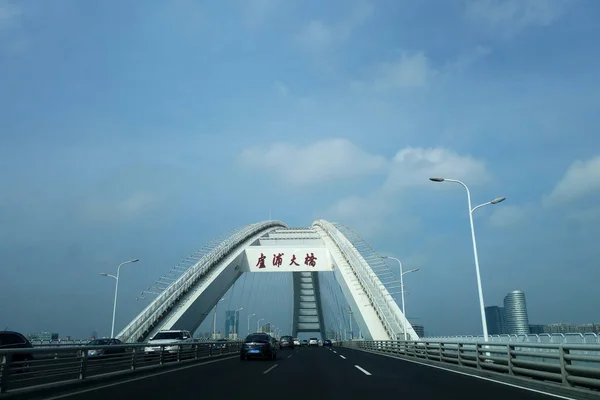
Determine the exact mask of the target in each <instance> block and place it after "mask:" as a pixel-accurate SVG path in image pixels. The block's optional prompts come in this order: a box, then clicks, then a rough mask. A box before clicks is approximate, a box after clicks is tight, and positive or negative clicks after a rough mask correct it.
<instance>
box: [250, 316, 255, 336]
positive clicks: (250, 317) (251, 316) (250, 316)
mask: <svg viewBox="0 0 600 400" xmlns="http://www.w3.org/2000/svg"><path fill="white" fill-rule="evenodd" d="M255 315H256V313H254V314H252V315H248V335H249V334H250V318H252V317H254V316H255Z"/></svg>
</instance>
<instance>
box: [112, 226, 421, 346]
mask: <svg viewBox="0 0 600 400" xmlns="http://www.w3.org/2000/svg"><path fill="white" fill-rule="evenodd" d="M349 236H352V235H348V234H347V232H346V234H345V233H344V232H342V230H341V229H340V225H339V224H333V223H331V222H329V221H326V220H317V221H315V222H313V224H312V226H311V227H307V228H290V227H288V226H287V225H286V224H285V223H284V222H281V221H264V222H259V223H255V224H251V225H248V226H245V227H243V228H241V229H238V230H236V231H234V232H233V233H232V234H231V235H230V236H228V237H226V238H225V239H224V240H223V241H221V242H220V243H219V244H218V245H216V246H215V247H214V248H212V249H211V250H210V251H209V252H208V253H207V254H204V255H203V256H202V257H201V258H200V259H198V260H197V261H195V262H194V263H193V264H192V265H191V266H190V267H189V268H187V269H186V270H185V272H184V273H183V274H182V275H181V276H179V277H178V278H177V279H176V280H174V281H173V282H172V283H170V284H169V286H168V287H167V288H165V290H163V291H162V292H161V293H158V295H157V297H156V298H154V299H153V300H152V301H151V302H150V304H149V305H148V306H147V307H146V308H145V309H144V310H142V311H141V312H140V313H139V314H138V315H137V316H136V317H135V318H134V319H133V320H132V321H131V322H130V323H129V324H128V325H127V326H126V327H125V328H124V329H123V330H122V331H121V332H120V333H119V335H118V336H117V337H118V338H119V339H121V340H122V341H125V342H135V341H143V340H146V339H148V338H149V337H151V336H153V335H154V334H155V333H156V332H158V331H160V330H165V329H186V330H189V331H192V332H193V331H195V330H196V329H197V328H198V327H199V326H200V324H201V323H202V322H203V320H204V319H205V318H206V316H207V315H208V314H209V312H210V311H211V310H212V309H213V308H214V307H215V305H216V304H217V302H218V301H219V300H220V299H221V298H222V297H223V295H224V294H225V293H226V292H227V291H228V290H229V288H230V287H231V286H232V285H233V284H234V283H235V282H236V281H237V280H238V279H239V278H240V276H241V275H242V274H243V273H245V272H250V273H263V272H273V273H277V272H288V273H289V272H292V271H293V272H292V274H293V288H294V289H293V290H294V316H293V332H292V333H293V335H294V336H296V335H297V333H298V332H320V333H321V335H322V337H325V321H324V315H323V312H322V306H321V293H320V286H319V274H320V273H323V271H332V272H333V274H334V277H335V280H336V282H337V283H338V284H339V286H340V288H341V291H342V293H343V294H344V297H345V299H346V300H347V303H348V306H349V308H350V311H351V312H352V314H353V315H354V320H355V321H356V323H357V324H358V328H359V329H360V331H361V333H362V336H363V337H364V338H365V339H371V340H390V339H392V340H395V339H402V338H403V337H404V332H403V327H404V326H406V327H407V336H408V338H409V339H410V340H417V339H418V336H417V334H416V332H415V331H414V329H413V328H412V326H411V325H410V323H408V321H405V320H404V319H405V316H404V315H403V313H402V311H401V310H400V308H399V307H398V305H397V304H396V302H395V301H394V300H393V298H392V296H391V294H390V293H389V292H388V290H387V288H386V287H385V286H384V284H383V283H382V282H381V280H380V279H379V277H378V275H377V274H376V273H375V272H374V270H373V268H372V265H371V264H373V261H372V260H370V259H369V256H365V255H364V252H362V253H361V252H360V251H359V250H358V249H357V248H356V246H355V244H356V243H357V239H356V237H349ZM363 243H364V242H363ZM263 253H264V254H267V255H268V256H269V257H270V256H271V253H275V254H274V256H275V255H276V254H282V255H283V254H284V253H287V254H288V257H289V254H291V253H293V254H294V256H293V257H296V254H297V255H298V259H297V260H298V261H299V263H290V265H286V264H288V263H287V261H290V260H287V259H286V263H285V264H282V263H281V261H279V265H277V268H265V265H263V266H262V267H261V266H259V265H258V264H260V262H257V260H256V258H257V255H258V254H260V258H261V259H262V260H265V259H266V258H267V256H265V255H264V254H263ZM305 253H306V256H307V258H308V257H309V254H312V255H313V256H315V255H316V257H317V258H318V259H319V264H318V266H317V267H315V266H314V265H312V266H311V265H303V261H305V260H304V256H303V255H304V254H305ZM300 255H302V259H300V258H301V257H300ZM317 258H315V259H317ZM268 261H271V260H268ZM275 261H276V260H275V257H274V258H273V264H275ZM307 264H308V262H307ZM313 264H314V263H313ZM269 267H271V266H269ZM261 268H262V269H261Z"/></svg>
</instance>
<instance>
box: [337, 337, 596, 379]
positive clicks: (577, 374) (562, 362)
mask: <svg viewBox="0 0 600 400" xmlns="http://www.w3.org/2000/svg"><path fill="white" fill-rule="evenodd" d="M340 345H341V346H343V347H349V348H356V349H360V350H366V351H372V352H377V353H387V354H397V355H401V356H406V357H413V358H417V359H424V360H429V361H438V362H444V363H449V364H454V365H459V366H462V367H470V368H475V369H478V370H487V371H495V372H499V373H505V374H508V375H511V376H520V377H526V378H532V379H537V380H543V381H548V382H554V383H556V384H559V385H562V386H565V387H570V388H574V387H581V388H586V389H593V390H600V345H597V344H583V343H582V344H575V343H572V344H543V343H523V342H522V343H510V342H508V343H494V342H487V343H481V342H475V343H474V342H466V343H465V342H427V341H420V342H404V341H351V342H347V341H344V342H341V343H340Z"/></svg>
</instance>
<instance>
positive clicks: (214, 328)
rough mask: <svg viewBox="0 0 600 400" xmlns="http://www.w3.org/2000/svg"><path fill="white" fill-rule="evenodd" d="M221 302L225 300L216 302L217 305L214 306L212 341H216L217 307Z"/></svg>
mask: <svg viewBox="0 0 600 400" xmlns="http://www.w3.org/2000/svg"><path fill="white" fill-rule="evenodd" d="M223 300H225V297H223V298H222V299H221V300H219V301H217V304H215V313H214V315H213V340H217V307H218V305H219V303H220V302H222V301H223Z"/></svg>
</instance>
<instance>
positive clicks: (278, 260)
mask: <svg viewBox="0 0 600 400" xmlns="http://www.w3.org/2000/svg"><path fill="white" fill-rule="evenodd" d="M0 1H1V0H0ZM284 256H285V253H274V254H273V258H272V260H271V265H273V266H274V267H277V268H279V267H281V266H282V265H284V264H283V263H284V261H283V257H284ZM288 257H289V256H288ZM266 259H267V256H265V254H264V253H260V257H258V261H257V262H256V266H257V267H258V268H259V269H263V268H267V266H266V263H265V261H266ZM288 259H289V260H290V262H289V264H288V266H296V267H299V266H300V263H299V262H300V259H298V257H296V255H295V254H292V256H291V258H288ZM304 265H307V266H309V267H316V266H317V257H315V253H306V257H305V258H304Z"/></svg>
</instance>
